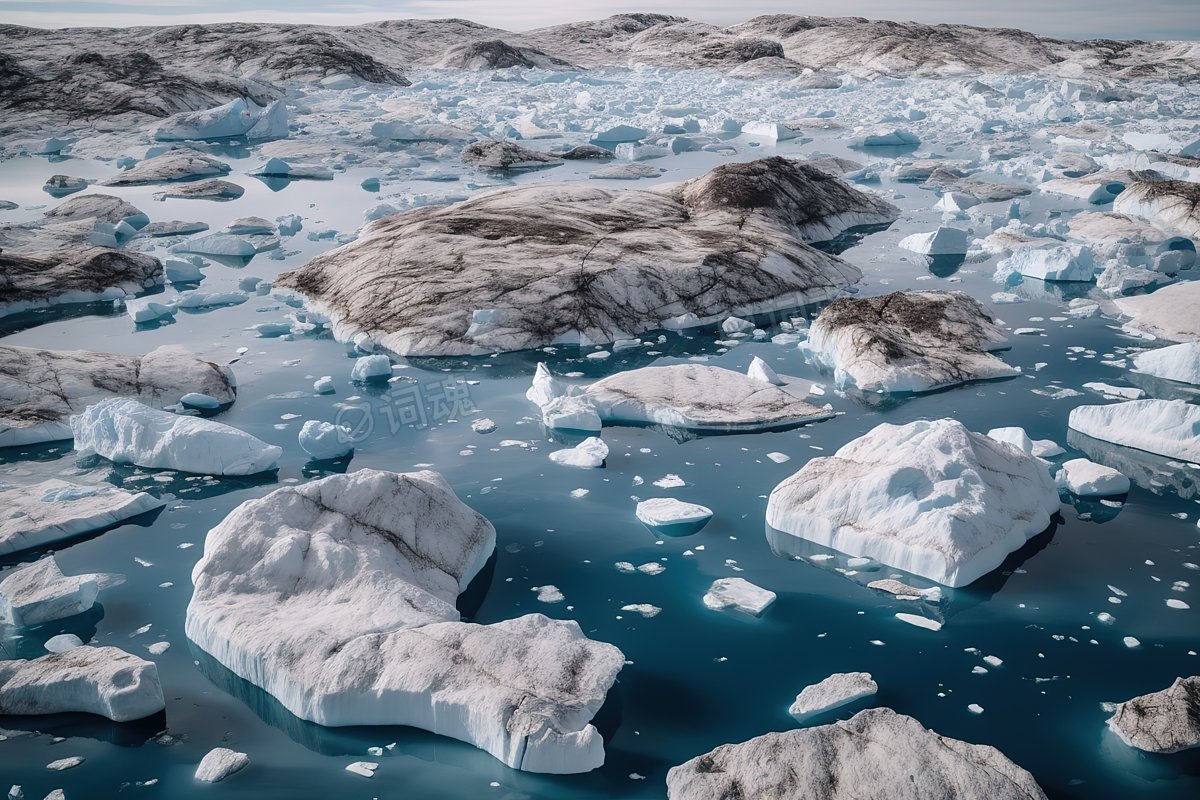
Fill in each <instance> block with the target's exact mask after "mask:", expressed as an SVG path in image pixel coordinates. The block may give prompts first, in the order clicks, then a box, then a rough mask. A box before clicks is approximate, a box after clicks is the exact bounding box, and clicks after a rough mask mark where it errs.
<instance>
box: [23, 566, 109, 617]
mask: <svg viewBox="0 0 1200 800" xmlns="http://www.w3.org/2000/svg"><path fill="white" fill-rule="evenodd" d="M98 577H99V576H97V575H72V576H69V577H68V576H66V575H63V574H62V572H61V571H60V570H59V568H58V562H57V561H55V559H54V556H53V555H50V556H46V557H45V558H43V559H41V560H40V561H35V562H34V563H32V564H27V565H24V566H20V567H17V568H16V569H13V570H10V571H9V572H7V573H5V574H4V577H3V580H0V621H3V622H6V623H7V624H9V625H13V626H16V627H22V626H29V625H40V624H42V623H45V622H52V621H54V620H57V619H64V618H66V617H73V616H75V615H76V614H82V613H83V612H85V611H87V610H88V609H90V608H91V607H92V605H93V604H94V603H95V602H96V595H97V594H98V593H99V591H100V587H99V583H98V582H97V578H98Z"/></svg>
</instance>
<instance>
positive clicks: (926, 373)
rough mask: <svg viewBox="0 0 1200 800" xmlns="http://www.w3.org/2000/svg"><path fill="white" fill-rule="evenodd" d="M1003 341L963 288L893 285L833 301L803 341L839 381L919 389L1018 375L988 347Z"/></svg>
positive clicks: (872, 388) (876, 388)
mask: <svg viewBox="0 0 1200 800" xmlns="http://www.w3.org/2000/svg"><path fill="white" fill-rule="evenodd" d="M1006 341H1007V339H1006V338H1005V336H1004V334H1003V333H1002V332H1001V330H1000V328H999V326H997V325H996V323H995V322H994V321H993V319H992V317H991V315H990V314H989V313H988V312H987V310H986V309H985V308H984V307H983V305H982V304H980V303H979V301H978V300H975V299H974V298H972V297H971V296H970V295H968V294H965V293H963V292H893V293H892V294H888V295H882V296H879V297H866V298H861V299H860V298H843V299H840V300H835V301H834V302H832V303H830V304H829V305H828V306H826V307H825V308H823V309H822V310H821V313H820V315H819V316H818V317H817V319H816V320H815V321H814V322H813V324H812V326H811V328H810V329H809V334H808V341H807V342H805V343H803V344H802V345H801V348H802V349H803V350H804V352H805V353H807V354H808V355H809V356H810V357H811V358H812V359H813V361H815V362H816V363H817V364H819V365H820V366H822V367H824V368H825V369H829V370H832V371H833V374H834V382H835V383H836V384H837V386H838V387H839V388H849V387H855V388H857V389H859V390H861V391H868V392H924V391H929V390H931V389H937V388H941V387H945V386H953V385H955V384H958V383H964V382H966V381H971V380H986V379H990V378H1004V377H1011V376H1013V375H1017V374H1019V372H1020V370H1018V369H1017V368H1015V367H1011V366H1009V365H1008V364H1006V363H1004V362H1003V361H1001V360H1000V359H999V358H997V357H996V356H994V355H992V354H991V353H990V352H989V351H991V350H996V349H998V348H1001V347H1003V346H1004V345H1005V342H1006Z"/></svg>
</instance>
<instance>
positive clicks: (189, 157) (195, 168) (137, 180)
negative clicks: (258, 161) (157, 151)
mask: <svg viewBox="0 0 1200 800" xmlns="http://www.w3.org/2000/svg"><path fill="white" fill-rule="evenodd" d="M228 173H229V165H228V164H226V163H225V162H223V161H218V160H217V159H215V158H211V157H209V156H206V155H204V154H202V153H197V152H196V151H194V150H169V151H167V152H165V153H162V154H161V155H157V156H154V157H152V158H147V159H146V160H145V161H139V162H138V163H137V164H135V165H134V166H133V167H131V168H129V169H127V170H125V171H124V172H120V173H117V175H116V176H115V177H113V178H110V179H109V180H108V181H106V182H105V185H106V186H138V185H141V184H147V183H167V182H168V181H184V180H192V179H195V178H214V177H216V176H218V175H226V174H228Z"/></svg>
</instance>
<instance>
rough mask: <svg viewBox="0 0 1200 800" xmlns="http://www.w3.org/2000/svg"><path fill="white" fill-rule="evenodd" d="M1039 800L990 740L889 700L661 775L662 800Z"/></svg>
mask: <svg viewBox="0 0 1200 800" xmlns="http://www.w3.org/2000/svg"><path fill="white" fill-rule="evenodd" d="M733 797H744V798H753V799H754V800H795V799H796V798H821V800H862V799H863V798H884V797H886V798H888V800H931V798H935V797H936V798H954V800H1046V795H1045V794H1044V793H1043V792H1042V790H1041V789H1040V788H1039V787H1038V785H1037V783H1036V782H1035V781H1034V779H1033V776H1032V775H1030V774H1029V773H1028V772H1026V771H1025V770H1023V769H1021V768H1020V767H1019V766H1017V765H1016V764H1014V763H1013V762H1012V761H1010V760H1009V759H1008V758H1006V757H1005V756H1004V754H1003V753H1001V752H1000V751H999V750H997V749H996V748H994V747H990V746H988V745H980V744H969V743H967V742H963V741H960V740H958V739H951V738H948V737H946V736H941V735H939V734H937V733H935V732H933V731H931V730H928V729H927V728H925V727H924V726H922V725H921V723H919V722H917V721H916V720H915V719H913V718H912V717H907V716H904V715H903V714H897V713H896V712H895V711H892V710H891V709H890V708H869V709H867V710H865V711H860V712H858V713H857V714H855V715H854V716H853V717H851V718H850V719H849V720H845V721H842V722H834V723H832V724H829V725H819V726H817V727H813V728H801V729H799V730H792V731H784V732H783V733H768V734H766V735H764V736H759V737H757V738H755V739H751V740H749V741H746V742H741V743H738V744H726V745H722V746H720V747H718V748H717V749H715V750H713V751H711V752H709V753H707V754H705V755H702V756H698V757H696V758H693V759H692V760H691V761H688V762H687V763H685V764H682V765H680V766H678V767H675V768H674V769H672V770H671V771H670V772H668V773H667V798H668V800H725V799H726V798H733Z"/></svg>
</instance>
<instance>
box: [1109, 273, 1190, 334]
mask: <svg viewBox="0 0 1200 800" xmlns="http://www.w3.org/2000/svg"><path fill="white" fill-rule="evenodd" d="M1113 303H1114V304H1116V306H1117V309H1118V310H1120V312H1121V313H1122V314H1123V315H1125V316H1127V317H1130V318H1131V319H1130V321H1129V322H1128V323H1127V324H1126V327H1128V328H1132V329H1134V330H1136V331H1140V332H1144V333H1149V334H1151V335H1153V336H1157V337H1160V338H1163V339H1168V340H1170V341H1172V342H1191V341H1196V340H1197V339H1200V314H1197V313H1196V309H1197V308H1200V281H1183V282H1180V283H1174V284H1171V285H1170V286H1164V287H1163V288H1161V289H1158V290H1156V291H1154V292H1151V293H1150V294H1142V295H1137V296H1135V297H1118V298H1117V299H1116V300H1114V301H1113Z"/></svg>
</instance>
